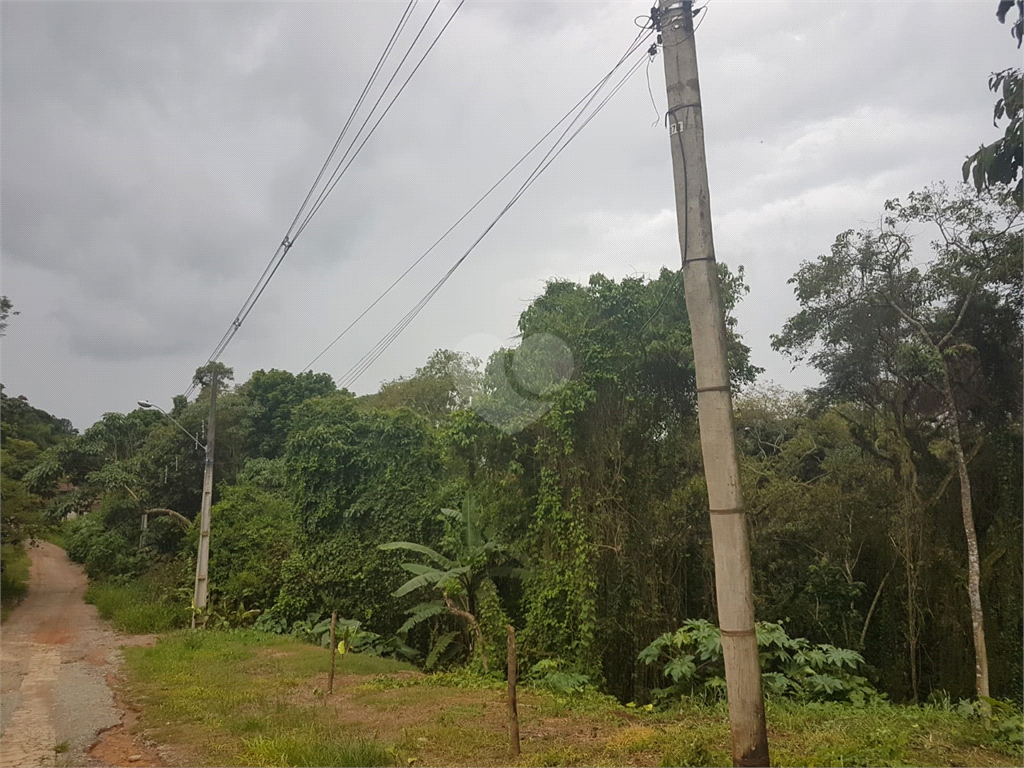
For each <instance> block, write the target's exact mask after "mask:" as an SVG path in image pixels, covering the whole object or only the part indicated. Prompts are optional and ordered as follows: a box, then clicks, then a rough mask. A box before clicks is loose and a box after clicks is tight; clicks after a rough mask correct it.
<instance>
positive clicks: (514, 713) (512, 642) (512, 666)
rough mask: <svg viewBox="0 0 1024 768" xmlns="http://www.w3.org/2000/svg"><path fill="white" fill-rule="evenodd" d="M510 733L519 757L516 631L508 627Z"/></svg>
mask: <svg viewBox="0 0 1024 768" xmlns="http://www.w3.org/2000/svg"><path fill="white" fill-rule="evenodd" d="M508 721H509V722H508V731H509V736H510V737H511V739H512V754H513V756H515V757H519V708H518V707H517V706H516V631H515V629H513V628H512V625H511V624H509V625H508Z"/></svg>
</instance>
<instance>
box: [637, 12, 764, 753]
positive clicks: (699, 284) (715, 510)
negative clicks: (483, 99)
mask: <svg viewBox="0 0 1024 768" xmlns="http://www.w3.org/2000/svg"><path fill="white" fill-rule="evenodd" d="M652 12H653V13H655V16H656V18H655V23H656V26H657V28H658V29H659V31H660V32H661V36H662V51H663V53H664V57H665V84H666V86H667V89H668V124H669V139H670V141H671V144H672V168H673V171H674V174H675V188H676V216H677V219H678V223H679V246H680V249H681V250H682V257H683V285H684V290H685V293H686V312H687V314H688V315H689V317H690V332H691V336H692V339H693V359H694V365H695V368H696V374H697V415H698V419H699V422H700V442H701V450H702V452H703V455H704V475H705V477H706V478H707V484H708V501H709V503H710V512H711V537H712V542H713V545H714V550H715V588H716V593H717V596H718V622H719V626H720V627H721V631H722V654H723V656H724V658H725V681H726V690H727V693H728V697H729V720H730V724H731V730H732V761H733V765H743V766H746V765H760V766H766V765H769V758H768V734H767V729H766V728H765V719H764V698H763V697H762V694H761V667H760V663H759V661H758V655H757V635H756V634H755V631H754V598H753V582H752V579H751V575H750V543H749V541H748V539H747V516H746V514H745V512H744V509H743V494H742V492H741V490H740V473H739V462H738V461H737V458H736V442H735V438H734V434H733V419H732V394H731V391H730V387H729V367H728V361H727V359H726V354H725V312H724V310H723V308H722V298H721V288H720V286H719V280H718V266H717V263H716V262H715V246H714V242H713V240H712V237H711V195H710V193H709V191H708V169H707V158H706V157H705V155H704V118H703V115H702V114H701V105H700V83H699V82H698V79H697V47H696V45H694V40H693V34H694V30H693V3H692V2H691V0H660V4H659V6H658V8H657V9H655V11H652Z"/></svg>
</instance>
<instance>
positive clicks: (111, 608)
mask: <svg viewBox="0 0 1024 768" xmlns="http://www.w3.org/2000/svg"><path fill="white" fill-rule="evenodd" d="M85 600H86V602H88V603H92V604H93V605H95V606H96V609H97V610H98V611H99V614H100V616H101V617H103V618H104V619H107V620H109V621H111V622H112V623H113V624H114V626H115V627H117V628H118V629H119V630H120V631H122V632H127V633H129V634H149V633H151V632H167V631H169V630H172V629H178V628H181V627H184V626H186V625H187V624H188V622H189V620H190V617H191V611H190V610H189V607H188V605H186V604H185V603H184V602H182V601H181V600H180V598H176V597H175V596H171V595H166V594H165V595H163V596H160V595H159V594H158V592H157V590H155V589H154V588H153V585H152V584H151V583H146V582H145V581H136V582H132V583H129V584H118V583H116V582H93V583H92V584H90V585H89V589H88V590H87V591H86V593H85Z"/></svg>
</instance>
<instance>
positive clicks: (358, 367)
mask: <svg viewBox="0 0 1024 768" xmlns="http://www.w3.org/2000/svg"><path fill="white" fill-rule="evenodd" d="M648 36H649V35H648ZM642 37H644V35H643V31H641V33H640V34H638V35H637V37H636V38H635V39H634V41H633V42H632V43H631V44H630V46H629V48H627V50H626V53H624V54H623V55H622V56H621V57H620V58H619V61H618V62H617V63H616V65H615V66H614V67H613V68H612V70H611V71H610V72H609V73H608V74H607V75H605V76H604V78H602V79H601V81H600V82H599V83H598V84H597V85H596V86H595V87H594V88H592V89H591V90H590V92H588V94H587V95H586V96H584V97H583V98H582V99H581V100H580V101H579V102H577V103H576V105H575V106H574V107H573V108H572V109H571V110H570V111H569V113H568V114H567V115H566V116H565V117H563V118H562V119H561V120H560V121H559V122H558V123H556V124H555V126H554V128H552V130H550V131H548V133H547V134H545V137H542V139H541V141H543V140H544V138H546V137H547V136H548V135H550V134H551V133H553V132H554V130H555V129H557V127H558V125H560V124H561V123H562V122H564V121H565V119H566V118H567V117H568V116H569V114H572V113H573V112H574V111H576V109H577V108H578V107H579V105H580V104H581V103H583V105H584V106H583V108H582V109H581V110H580V112H579V114H577V115H576V117H575V118H574V119H573V121H572V122H571V123H570V125H569V126H568V127H567V128H566V130H565V131H563V133H562V135H561V136H560V137H559V139H558V140H557V141H556V142H555V144H554V145H553V146H552V148H551V149H549V150H548V152H547V154H546V155H545V156H544V157H543V158H542V159H541V161H540V164H539V165H538V166H537V168H535V169H534V171H533V172H532V173H531V174H530V176H529V177H528V178H527V180H526V181H525V182H524V183H523V184H522V185H521V186H520V188H519V190H518V192H517V193H516V194H515V195H514V196H513V199H512V200H511V201H510V202H509V203H508V204H506V206H505V208H504V209H503V210H502V211H501V212H500V213H499V214H498V216H497V218H496V219H495V220H494V221H492V222H491V224H490V226H488V227H487V229H486V230H485V231H484V233H483V234H482V235H480V237H478V238H477V240H476V242H474V243H473V244H472V245H471V246H470V248H469V250H467V251H466V253H465V254H464V255H463V257H462V258H461V259H459V260H458V261H457V262H456V264H455V265H454V266H453V267H452V268H451V269H450V270H449V272H448V274H446V275H445V276H444V277H443V278H442V279H441V281H440V282H439V283H438V284H437V285H435V287H434V288H433V289H431V291H429V292H428V294H427V296H425V297H424V298H423V299H421V300H420V302H418V303H417V305H416V306H414V308H413V309H412V310H410V312H409V313H408V314H407V315H406V316H405V317H404V318H403V319H402V320H400V321H399V323H398V324H396V326H395V327H393V328H392V330H391V331H390V332H389V333H388V334H386V335H385V337H384V338H383V339H381V340H380V341H378V342H377V344H376V345H374V347H373V348H371V350H370V351H369V352H367V353H366V354H365V355H364V356H363V357H362V358H361V359H360V361H358V362H357V363H356V364H355V365H353V366H352V368H350V369H349V371H348V372H347V373H346V374H345V377H344V381H355V379H356V378H358V377H359V376H360V375H361V374H362V373H363V372H364V371H365V370H366V368H367V367H368V366H369V365H370V364H372V363H373V362H374V361H375V360H376V359H377V358H378V357H379V356H380V354H382V353H383V351H384V350H386V349H387V347H388V346H390V344H391V343H392V342H393V341H394V340H395V339H396V338H397V336H398V335H399V334H400V333H401V332H402V331H403V330H404V329H405V328H406V327H408V325H409V323H410V322H411V321H412V319H413V318H414V317H415V316H416V315H417V314H418V313H419V312H420V310H422V309H423V307H424V306H426V303H427V302H429V301H430V299H431V298H433V296H434V295H435V294H436V293H437V291H438V290H440V288H441V286H442V285H443V284H444V283H445V282H447V280H448V278H449V277H450V276H451V274H453V273H454V272H455V270H456V269H457V268H458V266H460V265H461V264H462V262H463V261H464V260H465V259H466V257H468V256H469V254H470V252H472V250H473V249H474V248H475V247H476V245H477V244H479V242H480V241H481V240H482V239H483V238H484V237H485V236H486V234H487V233H488V232H490V230H491V228H493V227H494V225H495V224H497V221H498V219H500V218H501V217H502V216H503V215H504V214H505V212H507V210H508V209H509V208H510V207H511V206H512V205H513V204H514V203H515V202H516V201H517V200H518V199H519V197H520V196H522V194H523V192H524V191H525V189H526V188H527V187H528V186H529V185H530V184H532V182H533V181H534V180H535V179H536V177H537V176H538V175H539V173H540V172H543V170H544V169H545V168H546V167H547V165H550V163H551V161H553V160H554V157H551V155H552V152H555V150H556V148H557V147H558V144H559V142H561V141H562V140H563V139H564V138H565V136H566V134H567V133H568V132H569V131H570V130H572V126H573V125H575V123H576V122H577V121H578V120H579V119H580V117H581V116H582V114H583V112H584V111H585V110H586V108H587V107H588V106H589V105H590V104H591V103H592V102H593V100H594V98H595V97H596V95H597V93H596V92H597V91H599V90H600V88H602V87H603V86H604V85H605V84H606V83H607V82H608V80H609V79H611V77H612V75H614V73H615V71H616V70H617V69H618V68H619V67H620V66H621V65H622V63H623V62H624V61H625V60H626V59H627V58H628V57H629V55H630V54H632V53H633V52H634V51H635V50H636V47H637V44H638V43H639V42H640V41H641V38H642ZM638 64H639V63H638ZM636 66H638V65H636ZM636 66H634V69H633V70H632V71H635V69H636ZM632 71H631V72H630V73H629V74H630V75H631V74H632ZM627 77H628V76H627ZM621 86H622V83H620V84H619V85H617V86H616V88H615V91H617V90H618V89H619V88H621ZM613 94H614V91H613ZM613 94H611V95H613ZM608 98H610V95H609V97H606V99H605V101H603V102H602V103H601V104H600V105H599V106H598V108H597V109H598V110H599V109H600V108H601V107H603V106H604V104H605V103H607V100H608ZM596 111H597V110H595V113H594V114H596ZM593 116H594V115H591V116H590V117H588V118H587V121H586V122H587V123H589V121H590V120H591V119H593ZM585 124H586V123H585ZM585 124H584V126H585ZM584 126H581V127H580V128H579V129H577V131H576V134H578V133H579V131H580V130H582V128H583V127H584ZM576 134H573V136H571V137H570V139H569V140H570V141H571V140H572V138H575V135H576ZM539 143H540V142H538V144H539ZM567 144H568V142H567V143H566V145H563V146H562V147H561V148H558V149H557V152H555V156H557V154H560V153H561V151H562V150H563V149H564V148H565V146H567ZM535 148H536V145H535V147H534V149H535ZM532 151H533V149H531V150H530V152H528V153H527V156H528V155H529V154H530V153H532ZM549 158H550V159H549ZM525 159H526V156H524V157H523V158H522V159H521V160H520V161H519V163H517V164H516V165H519V164H520V163H521V162H522V161H523V160H525ZM514 168H515V166H514V167H513V169H512V170H514ZM509 173H511V170H510V171H509ZM507 175H508V174H506V176H507ZM503 178H504V177H503ZM499 183H500V181H499ZM495 186H497V185H495ZM492 189H493V188H492ZM488 194H489V192H488ZM485 197H486V195H485ZM481 199H482V198H481ZM479 202H480V201H478V202H477V204H479ZM474 207H475V206H474ZM467 214H468V212H467ZM463 218H465V216H463ZM446 234H447V233H446ZM442 239H443V238H442ZM435 245H436V243H435ZM431 247H432V248H433V247H434V246H431ZM421 259H422V257H421ZM418 261H419V260H417V262H418ZM414 266H415V264H414ZM410 269H411V267H410ZM406 273H408V270H406ZM396 282H397V281H396ZM392 287H393V286H392ZM389 290H390V288H389ZM380 298H383V296H382V297H380ZM378 301H379V299H378ZM375 303H376V302H375ZM363 314H365V312H364V313H363ZM349 327H351V325H350V326H349ZM347 330H348V329H346V331H347ZM344 333H345V331H343V332H342V334H341V335H344ZM338 338H340V335H339V337H338ZM337 340H338V339H335V340H334V341H333V342H331V344H330V345H328V349H329V348H330V347H331V346H333V345H334V344H335V343H336V342H337ZM326 351H327V350H326V349H325V350H324V351H323V352H321V353H320V355H317V357H316V358H315V359H314V361H313V362H315V361H316V360H317V359H319V358H320V357H321V356H322V355H323V354H324V352H326ZM311 365H312V363H311V364H310V366H311Z"/></svg>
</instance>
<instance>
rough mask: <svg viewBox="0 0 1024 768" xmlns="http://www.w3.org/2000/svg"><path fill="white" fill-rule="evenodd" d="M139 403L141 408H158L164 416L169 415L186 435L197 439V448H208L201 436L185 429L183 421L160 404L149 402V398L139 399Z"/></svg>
mask: <svg viewBox="0 0 1024 768" xmlns="http://www.w3.org/2000/svg"><path fill="white" fill-rule="evenodd" d="M138 403H139V407H140V408H156V409H157V410H158V411H160V413H162V414H163V415H164V416H166V417H167V418H168V419H170V420H171V421H173V422H174V423H175V424H176V425H177V427H178V429H180V430H181V431H182V432H184V433H185V434H186V435H188V436H189V437H191V438H192V439H193V440H195V441H196V447H197V448H202V449H203V450H204V451H205V450H206V445H205V444H204V443H202V442H200V440H199V438H198V437H196V436H195V435H193V434H192V433H191V432H189V431H188V430H187V429H185V428H184V427H183V426H181V423H180V422H179V421H178V420H177V419H176V418H174V417H173V416H171V414H169V413H168V412H167V411H165V410H164V409H163V408H161V407H160V406H159V405H157V404H156V403H151V402H149V400H139V401H138Z"/></svg>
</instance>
